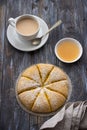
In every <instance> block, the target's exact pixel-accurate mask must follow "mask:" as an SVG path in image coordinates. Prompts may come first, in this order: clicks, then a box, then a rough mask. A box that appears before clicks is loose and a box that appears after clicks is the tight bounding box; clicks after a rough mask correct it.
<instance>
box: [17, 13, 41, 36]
mask: <svg viewBox="0 0 87 130" xmlns="http://www.w3.org/2000/svg"><path fill="white" fill-rule="evenodd" d="M27 17H29V18H31V19H33V20H34V21H35V22H36V23H37V25H38V29H37V30H36V32H34V33H33V34H29V35H24V34H22V33H20V32H19V31H18V29H17V22H18V21H19V20H21V19H23V18H27ZM15 28H16V31H17V33H18V34H19V35H21V36H25V37H27V36H30V37H31V36H34V35H35V34H37V33H38V31H39V29H40V24H39V21H38V20H37V18H35V15H30V14H23V15H20V16H19V17H18V19H17V20H16V24H15Z"/></svg>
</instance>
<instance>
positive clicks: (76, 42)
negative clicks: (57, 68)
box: [54, 37, 83, 63]
mask: <svg viewBox="0 0 87 130" xmlns="http://www.w3.org/2000/svg"><path fill="white" fill-rule="evenodd" d="M65 40H71V41H74V43H75V44H77V45H78V47H79V50H80V52H79V55H78V57H77V58H76V59H74V60H72V61H67V60H63V59H62V58H61V57H60V56H59V55H58V53H57V46H58V44H60V43H61V42H62V41H65ZM54 51H55V55H56V57H57V58H58V59H59V60H60V61H62V62H64V63H74V62H76V61H78V60H79V59H80V58H81V56H82V54H83V47H82V45H81V43H80V42H79V41H78V40H76V39H74V38H71V37H66V38H62V39H60V40H59V41H58V42H57V43H56V45H55V50H54Z"/></svg>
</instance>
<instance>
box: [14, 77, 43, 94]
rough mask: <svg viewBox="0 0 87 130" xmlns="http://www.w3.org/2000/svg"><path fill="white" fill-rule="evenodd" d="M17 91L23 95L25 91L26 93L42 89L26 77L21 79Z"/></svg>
mask: <svg viewBox="0 0 87 130" xmlns="http://www.w3.org/2000/svg"><path fill="white" fill-rule="evenodd" d="M16 86H17V87H16V91H17V92H18V93H21V92H23V91H26V90H28V89H33V88H37V87H40V84H39V83H36V81H34V80H31V79H29V78H26V77H20V78H19V79H18V81H17V85H16Z"/></svg>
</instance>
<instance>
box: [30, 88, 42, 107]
mask: <svg viewBox="0 0 87 130" xmlns="http://www.w3.org/2000/svg"><path fill="white" fill-rule="evenodd" d="M40 92H41V90H40V91H39V93H38V94H37V96H36V98H35V100H34V102H33V104H32V107H31V110H32V108H33V106H34V104H35V101H36V100H37V98H38V96H39V94H40Z"/></svg>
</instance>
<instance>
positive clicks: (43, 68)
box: [37, 63, 53, 85]
mask: <svg viewBox="0 0 87 130" xmlns="http://www.w3.org/2000/svg"><path fill="white" fill-rule="evenodd" d="M37 67H38V69H39V71H40V74H41V79H42V84H43V85H44V81H45V79H46V76H47V75H48V73H49V72H50V71H51V69H52V67H53V65H51V64H44V63H39V64H37Z"/></svg>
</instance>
